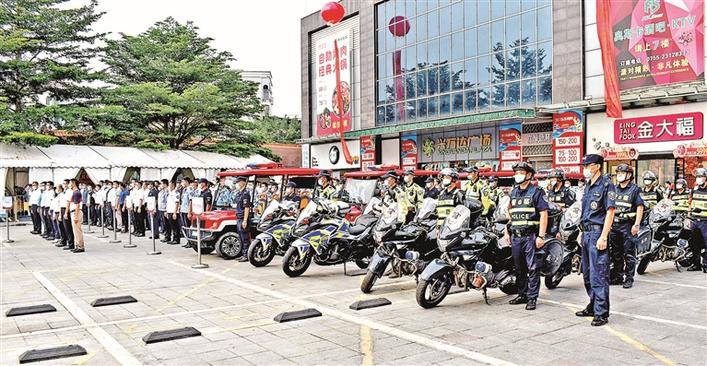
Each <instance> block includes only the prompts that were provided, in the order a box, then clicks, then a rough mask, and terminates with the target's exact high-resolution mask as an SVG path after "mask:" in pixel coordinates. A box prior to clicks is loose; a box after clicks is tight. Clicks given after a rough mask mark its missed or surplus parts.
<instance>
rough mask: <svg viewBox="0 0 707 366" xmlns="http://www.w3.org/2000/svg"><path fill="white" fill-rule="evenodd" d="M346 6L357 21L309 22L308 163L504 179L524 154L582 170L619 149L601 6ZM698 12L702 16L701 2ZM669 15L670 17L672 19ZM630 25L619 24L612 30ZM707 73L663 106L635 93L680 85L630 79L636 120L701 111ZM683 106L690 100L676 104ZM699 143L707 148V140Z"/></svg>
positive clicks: (699, 53)
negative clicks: (467, 171) (476, 170)
mask: <svg viewBox="0 0 707 366" xmlns="http://www.w3.org/2000/svg"><path fill="white" fill-rule="evenodd" d="M648 2H649V3H655V1H653V2H651V1H648ZM341 3H342V5H343V6H344V7H345V8H346V11H347V12H346V14H347V15H346V17H345V18H344V20H343V21H342V22H341V23H339V24H337V25H335V26H331V27H330V26H327V25H325V24H324V23H323V22H322V20H321V19H320V17H319V13H314V14H311V15H309V16H307V17H305V18H303V19H302V21H301V25H302V27H301V40H302V53H301V55H302V59H301V63H302V136H303V137H304V138H303V141H302V142H303V165H305V166H312V167H321V168H322V169H333V170H335V171H337V170H340V171H343V170H348V169H362V168H364V169H365V168H366V167H367V166H369V165H397V166H404V167H417V168H428V169H440V168H443V167H457V168H463V167H467V166H471V165H475V166H479V167H482V166H485V167H490V168H491V169H494V170H500V171H507V170H509V169H510V168H511V167H512V165H513V163H515V162H517V161H520V160H524V161H529V162H531V163H533V164H534V165H535V166H536V168H552V167H562V168H564V169H565V170H567V171H568V172H576V173H578V172H579V161H578V159H579V158H580V157H581V155H582V154H584V153H586V152H602V153H604V154H613V153H612V152H611V149H607V146H606V144H607V142H609V140H608V139H607V137H606V136H605V135H604V134H606V133H607V131H609V125H612V129H611V131H613V123H614V120H613V119H611V120H609V119H607V118H606V115H605V104H604V100H603V73H602V71H601V70H602V67H601V52H600V51H599V46H598V37H597V33H596V32H597V30H596V15H595V13H596V9H595V8H594V7H595V3H594V2H592V1H588V2H587V1H585V2H579V1H551V0H528V1H526V0H505V1H497V0H494V1H491V0H440V1H405V0H385V1H381V0H362V1H342V2H341ZM633 3H635V4H633V6H634V7H635V8H636V9H638V11H640V10H641V9H642V7H644V5H645V1H644V0H636V1H634V2H633ZM657 3H658V4H659V6H658V9H657V10H655V11H653V12H652V13H651V14H650V15H651V17H653V18H655V17H656V16H658V15H659V14H660V13H661V9H667V7H668V5H666V4H665V3H664V1H658V2H657ZM698 3H701V2H699V1H698ZM649 5H650V4H649ZM651 6H652V5H651ZM695 6H696V7H699V6H701V9H704V6H703V4H697V5H695ZM646 8H647V7H646ZM691 11H692V12H693V13H694V12H695V11H697V9H691ZM702 11H703V12H704V10H702ZM665 13H666V15H664V16H665V17H669V16H673V15H670V14H673V13H674V12H672V11H671V12H670V13H669V12H667V11H665ZM702 14H703V13H702ZM679 17H681V19H683V20H681V22H682V23H681V24H685V27H684V28H681V29H682V30H687V31H693V32H694V31H695V29H697V30H699V32H701V33H700V34H702V35H700V34H698V33H699V32H698V33H695V34H694V38H695V39H697V38H699V40H700V42H701V43H700V44H701V45H702V43H703V41H702V40H703V38H704V37H703V34H704V23H703V22H702V21H701V20H699V19H697V20H695V19H692V21H693V22H696V23H698V24H697V28H695V25H694V24H693V25H692V28H690V27H688V25H689V22H690V21H691V18H690V11H687V12H686V14H682V15H680V16H679ZM701 18H703V16H702V17H701ZM701 18H700V19H701ZM651 19H652V18H651ZM629 20H630V19H629ZM623 24H624V23H622V22H620V21H619V22H617V24H615V28H617V29H618V28H619V27H621V26H623ZM629 24H630V21H629ZM668 24H669V26H670V25H672V24H671V23H668ZM676 34H677V31H676ZM334 40H336V41H337V44H336V46H334ZM342 44H343V45H344V47H346V49H345V52H344V53H343V54H342V52H341V51H342V46H341V45H342ZM333 47H336V48H333ZM331 51H334V52H333V54H335V55H339V56H340V57H339V61H338V62H339V65H340V66H341V67H340V69H339V70H340V75H339V76H340V77H339V80H340V82H341V83H340V85H341V88H342V89H341V90H343V91H342V95H345V96H346V97H347V99H346V100H345V101H344V102H345V103H344V107H343V111H344V115H342V114H341V113H339V111H338V105H337V99H336V94H337V90H338V89H337V88H336V77H335V76H336V75H335V72H334V71H335V70H336V67H335V66H336V62H337V60H336V57H330V53H332V52H331ZM692 56H695V57H696V58H697V59H698V60H699V61H700V63H702V64H703V63H704V47H703V46H702V47H701V48H697V49H694V47H693V51H692ZM636 58H638V57H636ZM344 60H345V61H346V63H345V64H344ZM344 66H345V67H344ZM703 68H704V67H703V65H702V68H701V69H700V68H699V67H697V68H695V71H696V73H695V75H693V77H692V78H691V80H686V81H684V82H679V83H677V84H678V85H680V86H681V87H683V86H684V87H689V88H691V89H690V90H691V91H692V92H693V94H694V95H690V96H688V97H680V98H672V99H665V98H664V100H662V101H661V100H660V99H659V98H655V99H656V103H655V104H657V105H653V104H654V103H648V102H647V101H646V99H645V98H644V97H641V100H640V101H637V102H638V103H635V102H634V101H632V100H631V98H632V96H631V95H632V93H633V91H635V90H636V89H637V88H638V90H639V91H641V92H644V91H645V92H651V93H654V94H656V93H658V92H659V91H662V92H663V94H661V95H665V93H667V92H672V91H674V90H675V86H676V83H668V84H669V85H670V86H669V87H668V86H663V85H651V86H649V87H647V88H643V89H641V87H639V86H636V85H637V84H636V83H635V82H634V83H633V84H631V82H628V83H627V84H626V85H625V88H622V89H625V90H623V91H622V94H623V97H622V101H623V100H624V99H626V101H627V103H626V104H625V106H624V108H625V109H626V111H625V116H628V117H630V118H636V117H644V116H656V115H661V114H667V113H672V111H674V110H675V108H677V109H679V110H681V111H688V112H689V111H694V112H700V113H701V112H702V111H703V110H704V105H703V104H701V103H699V102H700V101H701V100H704V99H703V98H704V97H705V90H704V71H703ZM700 70H702V71H701V73H700ZM619 71H620V70H619ZM656 95H657V94H656ZM692 102H695V103H692ZM683 104H688V105H689V106H687V107H686V106H683V107H674V105H683ZM348 105H350V107H348ZM650 108H658V109H653V110H649V109H650ZM660 108H668V109H665V110H663V109H660ZM670 108H673V109H670ZM634 109H635V111H634ZM347 113H348V114H347ZM602 116H603V117H602ZM693 117H695V116H693ZM640 123H642V121H640V122H639V123H638V124H639V125H640ZM674 123H677V122H676V121H675V122H674ZM695 123H697V121H696V122H695ZM699 123H700V124H702V123H704V122H703V120H702V119H699ZM700 127H702V126H700ZM700 130H703V128H701V129H700ZM342 131H343V133H344V136H345V138H346V140H347V146H348V147H349V150H350V152H351V154H352V155H356V156H357V157H358V159H354V161H352V162H346V161H344V162H343V163H342V159H341V154H340V151H337V149H340V148H341V143H340V142H339V141H338V140H339V134H340V133H341V132H342ZM676 132H677V131H673V133H676ZM572 136H576V138H574V137H572ZM570 137H571V138H570ZM612 137H613V136H612ZM692 137H693V140H695V141H697V142H700V141H704V136H703V135H699V134H696V135H694V136H692ZM676 141H678V142H680V141H682V142H681V143H683V144H684V143H686V142H687V143H689V142H692V141H689V140H685V139H679V140H676ZM673 142H675V141H673ZM673 142H670V143H669V144H667V145H661V147H660V151H661V154H660V155H661V156H663V158H664V159H666V160H667V161H666V162H664V163H661V164H662V166H661V167H660V168H661V169H662V170H661V171H668V170H669V171H671V173H670V174H672V175H670V174H665V175H664V176H665V179H669V178H670V177H674V175H675V174H678V173H679V172H680V171H681V170H680V169H682V170H685V168H684V167H683V168H679V167H678V166H679V165H680V164H681V163H680V162H679V161H678V159H677V158H672V159H668V156H667V155H668V154H672V152H673V149H675V148H676V147H675V146H673V145H675V144H673ZM625 144H628V143H625ZM609 145H612V144H609ZM645 146H646V148H647V149H646V150H647V151H654V150H655V149H654V146H652V145H645ZM619 155H620V154H619ZM612 156H613V155H612ZM617 156H618V155H617ZM638 156H646V157H649V156H650V155H649V154H648V155H647V154H638ZM305 158H306V159H305ZM304 160H306V161H304ZM670 160H672V162H670ZM617 161H618V160H617ZM639 162H640V159H638V160H637V161H636V163H635V164H634V165H636V168H637V169H638V170H639V171H640V170H643V169H648V168H650V169H654V168H656V169H657V168H658V166H657V163H656V164H648V165H646V164H642V163H641V164H642V165H639ZM612 164H613V163H612ZM654 165H655V166H654ZM683 165H685V164H683ZM612 166H613V165H612Z"/></svg>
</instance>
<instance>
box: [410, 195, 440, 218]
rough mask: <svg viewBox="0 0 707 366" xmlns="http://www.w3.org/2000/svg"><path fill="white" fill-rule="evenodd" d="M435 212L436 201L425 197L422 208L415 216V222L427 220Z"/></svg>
mask: <svg viewBox="0 0 707 366" xmlns="http://www.w3.org/2000/svg"><path fill="white" fill-rule="evenodd" d="M436 210H437V200H436V199H434V198H430V197H427V198H425V200H424V201H422V207H420V211H418V212H417V215H415V221H418V222H419V221H422V220H426V219H428V218H429V217H430V216H431V215H432V214H433V213H435V211H436Z"/></svg>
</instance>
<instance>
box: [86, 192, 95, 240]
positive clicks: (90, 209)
mask: <svg viewBox="0 0 707 366" xmlns="http://www.w3.org/2000/svg"><path fill="white" fill-rule="evenodd" d="M86 210H88V212H87V213H86V214H87V215H88V230H86V234H93V233H94V231H93V230H91V211H93V210H92V207H91V194H90V193H89V194H88V204H86Z"/></svg>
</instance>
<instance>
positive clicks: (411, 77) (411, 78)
mask: <svg viewBox="0 0 707 366" xmlns="http://www.w3.org/2000/svg"><path fill="white" fill-rule="evenodd" d="M415 81H417V77H416V75H415V73H407V74H405V99H410V98H415V95H416V93H415V92H416V91H417V86H416V85H415V84H416V83H415Z"/></svg>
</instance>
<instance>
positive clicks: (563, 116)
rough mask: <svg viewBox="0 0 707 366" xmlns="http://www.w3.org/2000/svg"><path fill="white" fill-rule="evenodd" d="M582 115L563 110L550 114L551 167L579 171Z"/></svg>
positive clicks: (582, 153) (581, 144) (572, 171)
mask: <svg viewBox="0 0 707 366" xmlns="http://www.w3.org/2000/svg"><path fill="white" fill-rule="evenodd" d="M583 121H584V115H583V114H582V112H581V111H574V110H571V111H563V112H561V113H555V114H553V115H552V167H553V168H556V169H562V170H564V171H565V172H566V173H579V172H580V171H581V169H580V167H581V164H582V156H584V151H583V150H584V132H583V128H582V126H583Z"/></svg>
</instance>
